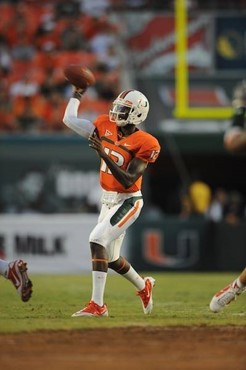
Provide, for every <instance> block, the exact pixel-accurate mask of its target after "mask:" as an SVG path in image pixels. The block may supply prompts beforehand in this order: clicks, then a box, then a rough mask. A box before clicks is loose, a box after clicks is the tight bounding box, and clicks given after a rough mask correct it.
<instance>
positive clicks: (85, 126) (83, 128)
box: [63, 98, 95, 139]
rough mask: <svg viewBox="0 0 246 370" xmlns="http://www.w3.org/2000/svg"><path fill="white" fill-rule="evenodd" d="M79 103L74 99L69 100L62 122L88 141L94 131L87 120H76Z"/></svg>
mask: <svg viewBox="0 0 246 370" xmlns="http://www.w3.org/2000/svg"><path fill="white" fill-rule="evenodd" d="M79 104H80V101H79V100H78V99H76V98H70V100H69V102H68V105H67V107H66V110H65V113H64V117H63V122H64V123H65V125H66V126H67V127H69V128H71V129H72V130H73V131H75V132H77V134H79V135H80V136H83V137H84V138H86V139H88V138H89V136H90V135H91V134H92V133H93V131H94V130H95V126H94V125H93V123H92V122H91V121H89V120H87V119H83V118H78V109H79Z"/></svg>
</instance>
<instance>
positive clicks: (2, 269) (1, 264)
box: [0, 260, 9, 278]
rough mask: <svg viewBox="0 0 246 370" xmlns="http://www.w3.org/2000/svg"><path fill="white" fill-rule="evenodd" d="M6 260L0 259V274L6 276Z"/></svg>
mask: <svg viewBox="0 0 246 370" xmlns="http://www.w3.org/2000/svg"><path fill="white" fill-rule="evenodd" d="M8 264H9V263H8V262H6V261H4V260H0V275H2V276H4V277H5V278H7V270H8Z"/></svg>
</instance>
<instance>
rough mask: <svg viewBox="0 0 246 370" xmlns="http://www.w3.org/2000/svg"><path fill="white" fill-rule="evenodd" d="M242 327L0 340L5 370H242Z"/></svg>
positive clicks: (245, 358)
mask: <svg viewBox="0 0 246 370" xmlns="http://www.w3.org/2000/svg"><path fill="white" fill-rule="evenodd" d="M245 345H246V327H212V328H211V327H189V328H188V327H182V328H180V327H174V328H170V327H169V328H153V327H131V328H124V329H123V328H122V329H117V328H115V329H100V330H97V329H93V330H83V331H42V332H41V331H38V332H33V333H24V334H2V335H1V336H0V363H1V369H5V370H12V369H13V370H19V369H25V370H41V369H42V370H51V369H52V370H58V369H59V370H65V369H66V370H77V369H80V370H87V369H88V370H89V369H90V370H94V369H100V370H104V369H107V370H109V369H119V370H121V369H122V370H123V369H124V370H125V369H129V370H138V369H139V370H159V369H162V370H164V369H166V370H176V369H179V370H181V369H182V370H186V369H187V370H193V369H194V370H220V369H221V370H222V369H223V370H225V369H226V370H230V369H233V370H235V369H237V370H245V369H246V351H245Z"/></svg>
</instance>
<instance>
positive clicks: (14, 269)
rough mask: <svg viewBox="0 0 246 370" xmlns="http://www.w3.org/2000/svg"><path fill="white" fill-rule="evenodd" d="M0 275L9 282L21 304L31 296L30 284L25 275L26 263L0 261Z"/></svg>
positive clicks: (19, 260)
mask: <svg viewBox="0 0 246 370" xmlns="http://www.w3.org/2000/svg"><path fill="white" fill-rule="evenodd" d="M0 275H2V276H3V277H5V278H6V279H8V280H10V281H11V282H12V284H13V285H14V287H15V289H16V290H17V293H18V294H19V296H20V298H21V300H22V301H23V302H27V301H29V299H30V298H31V295H32V282H31V280H30V279H29V277H28V274H27V263H26V262H25V261H23V260H21V259H18V260H15V261H12V262H7V261H5V260H2V259H0Z"/></svg>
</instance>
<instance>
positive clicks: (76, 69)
mask: <svg viewBox="0 0 246 370" xmlns="http://www.w3.org/2000/svg"><path fill="white" fill-rule="evenodd" d="M64 76H65V78H66V79H67V80H68V81H69V82H71V84H72V85H74V86H76V87H79V88H82V89H84V88H87V87H88V86H90V85H93V84H94V83H95V81H96V80H95V76H94V75H93V73H92V72H91V71H90V70H89V69H88V68H85V67H82V66H81V65H76V64H70V65H68V66H66V67H65V68H64Z"/></svg>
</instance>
